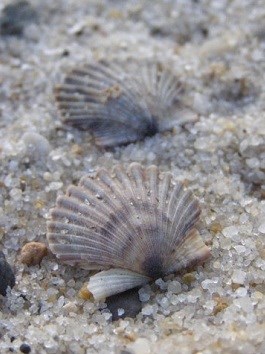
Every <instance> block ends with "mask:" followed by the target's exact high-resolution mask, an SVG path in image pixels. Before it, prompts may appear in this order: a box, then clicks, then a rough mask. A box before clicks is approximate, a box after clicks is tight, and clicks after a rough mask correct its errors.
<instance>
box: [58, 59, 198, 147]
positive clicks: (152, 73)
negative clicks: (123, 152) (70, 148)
mask: <svg viewBox="0 0 265 354" xmlns="http://www.w3.org/2000/svg"><path fill="white" fill-rule="evenodd" d="M178 92H179V82H178V80H177V79H176V77H175V76H174V75H173V74H172V73H171V71H170V70H169V69H166V68H165V67H164V66H161V65H160V64H158V63H147V62H144V63H141V62H140V63H138V65H130V66H127V67H124V65H122V64H121V63H119V64H118V63H106V62H101V63H90V64H87V65H85V66H83V67H82V68H76V69H74V70H72V72H71V73H70V74H69V75H68V76H66V78H65V81H64V83H63V84H62V85H58V86H57V87H56V89H55V98H56V100H57V103H58V107H59V110H60V112H61V115H62V119H63V121H64V122H65V123H69V124H71V125H73V126H75V127H78V128H80V129H87V130H89V131H90V132H91V133H92V134H93V135H94V137H95V142H96V144H97V145H101V146H115V145H120V144H126V143H130V142H134V141H136V140H141V139H143V138H144V137H146V136H151V135H154V134H156V133H157V132H161V131H165V130H168V129H172V128H173V127H174V126H175V125H176V124H182V123H185V122H187V121H194V120H196V115H195V114H194V113H192V114H191V111H188V110H187V109H181V108H180V105H179V102H178V100H177V98H178Z"/></svg>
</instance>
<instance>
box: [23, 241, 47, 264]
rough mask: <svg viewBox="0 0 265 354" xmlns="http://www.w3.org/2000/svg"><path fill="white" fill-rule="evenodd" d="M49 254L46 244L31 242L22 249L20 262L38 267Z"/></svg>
mask: <svg viewBox="0 0 265 354" xmlns="http://www.w3.org/2000/svg"><path fill="white" fill-rule="evenodd" d="M47 254H48V249H47V246H46V245H45V244H44V243H41V242H29V243H26V244H25V245H24V246H23V247H22V250H21V253H20V261H21V263H24V264H26V265H28V266H33V265H37V264H40V262H41V261H42V259H43V257H45V256H47Z"/></svg>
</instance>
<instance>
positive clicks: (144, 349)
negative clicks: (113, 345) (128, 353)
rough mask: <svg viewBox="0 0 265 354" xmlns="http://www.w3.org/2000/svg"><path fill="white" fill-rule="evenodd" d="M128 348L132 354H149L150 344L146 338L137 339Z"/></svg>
mask: <svg viewBox="0 0 265 354" xmlns="http://www.w3.org/2000/svg"><path fill="white" fill-rule="evenodd" d="M128 348H129V349H131V350H132V351H133V353H134V354H149V353H151V351H150V343H149V341H148V340H147V339H146V338H137V339H136V341H135V342H134V343H132V344H130V345H128Z"/></svg>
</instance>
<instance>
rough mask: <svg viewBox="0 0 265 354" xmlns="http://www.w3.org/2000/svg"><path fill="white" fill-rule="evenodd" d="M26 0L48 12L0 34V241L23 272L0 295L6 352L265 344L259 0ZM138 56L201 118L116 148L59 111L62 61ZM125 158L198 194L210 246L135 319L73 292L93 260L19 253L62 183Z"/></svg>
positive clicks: (1, 347) (149, 292)
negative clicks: (153, 63)
mask: <svg viewBox="0 0 265 354" xmlns="http://www.w3.org/2000/svg"><path fill="white" fill-rule="evenodd" d="M7 3H10V2H8V1H6V0H3V1H2V2H1V4H0V9H2V8H3V7H4V5H6V4H7ZM31 4H32V6H34V7H35V9H36V12H37V14H38V20H37V21H32V22H29V23H28V24H27V25H26V26H25V28H24V34H23V35H22V36H4V35H2V36H1V35H0V84H1V91H0V116H1V119H0V158H1V165H0V190H1V194H0V250H2V251H3V252H4V253H5V255H6V258H7V260H8V262H9V263H10V264H11V265H12V266H13V268H14V271H15V274H16V285H15V287H14V288H13V289H12V290H10V289H8V290H7V296H6V297H2V296H1V295H0V309H1V311H0V351H1V353H9V352H15V353H19V352H21V351H20V349H19V348H20V346H21V344H22V343H27V344H28V345H29V346H30V348H31V353H38V354H42V353H81V354H83V353H89V354H93V353H103V354H104V353H120V354H121V353H123V354H125V353H135V354H146V353H161V352H163V353H182V354H195V353H203V354H209V353H247V354H252V353H253V354H254V353H255V354H256V353H264V352H265V338H264V336H265V324H264V318H265V296H264V290H265V288H264V275H265V272H264V271H265V261H264V259H265V252H264V236H265V201H264V197H265V110H264V108H265V103H264V102H265V90H264V79H265V25H264V24H265V4H264V1H254V0H253V1H250V0H234V1H225V0H218V1H217V0H216V1H207V0H202V1H191V0H188V1H187V0H185V1H184V0H181V1H151V0H150V1H111V0H109V1H107V0H105V1H96V0H94V1H85V0H78V1H77V0H57V1H51V0H45V1H42V2H41V1H37V0H35V1H33V0H32V1H31ZM133 58H137V59H138V60H139V59H148V60H150V59H152V60H153V59H154V60H159V61H161V62H163V63H166V64H167V65H169V66H170V67H171V69H172V70H173V71H174V73H175V74H176V75H177V76H178V77H179V80H180V82H181V83H182V85H183V93H182V95H183V99H184V100H185V102H186V104H187V105H189V107H191V109H192V110H193V111H195V112H196V113H197V114H198V115H199V119H198V121H197V122H196V123H189V124H186V125H185V126H184V127H183V126H182V127H178V126H176V128H175V129H174V130H173V131H172V132H168V133H164V134H157V135H155V136H153V137H149V138H146V139H145V140H143V141H140V142H136V143H133V144H130V145H128V146H123V147H117V148H114V149H112V150H104V149H100V148H98V147H96V146H95V144H94V142H93V138H92V137H91V135H90V134H89V133H88V132H80V131H77V130H75V129H73V128H70V127H66V126H64V125H63V124H62V123H61V121H60V117H59V114H58V111H57V109H56V105H55V102H54V97H53V88H54V85H55V84H56V83H60V82H62V80H63V78H64V75H65V73H66V72H67V71H69V70H70V69H71V68H72V67H74V66H78V65H82V64H84V63H86V62H88V61H90V60H92V59H93V60H98V59H119V60H124V61H126V60H128V59H130V60H131V59H133ZM131 161H138V162H141V163H142V164H144V165H150V164H156V165H158V166H159V167H160V168H161V170H163V171H171V172H173V173H174V174H175V175H176V176H177V178H178V180H180V181H184V182H185V184H186V185H187V186H188V188H190V189H191V190H192V191H193V193H194V194H195V195H196V197H197V198H198V199H199V201H200V204H201V206H202V217H201V222H200V232H201V234H202V237H203V239H204V240H205V242H206V243H207V244H208V245H209V246H210V248H211V253H212V257H211V259H210V260H209V261H207V262H206V264H205V265H204V266H200V267H197V268H196V269H195V270H194V271H193V272H191V273H189V274H181V275H173V276H169V277H168V278H166V279H163V280H159V281H157V282H156V283H155V284H151V285H148V286H146V287H145V288H144V289H142V290H141V292H140V294H141V299H142V301H143V303H144V304H143V309H142V311H141V312H140V313H139V314H138V315H137V317H136V318H135V319H129V318H126V319H124V320H119V321H116V322H111V320H110V314H109V313H108V311H107V310H103V311H102V310H100V308H102V307H103V308H104V304H99V303H95V302H93V301H92V300H86V301H85V300H82V299H80V298H79V296H78V293H79V290H80V288H82V286H83V284H84V283H85V282H86V281H87V280H88V277H89V273H88V272H87V271H85V270H80V269H79V268H78V267H70V266H65V265H63V264H61V263H60V262H58V261H57V260H56V258H55V257H54V256H53V255H52V254H51V253H49V255H48V256H47V257H45V258H44V259H43V260H42V262H41V264H40V265H39V266H38V265H37V266H27V265H25V264H22V263H21V262H20V261H19V254H20V250H21V248H22V247H23V245H24V244H25V243H27V242H30V241H40V242H44V243H47V241H46V220H47V219H48V218H49V210H50V208H51V207H53V206H54V204H55V200H56V196H57V195H58V194H62V193H64V192H65V190H66V188H67V186H68V185H70V184H72V183H77V181H78V180H79V178H80V177H81V176H83V175H85V174H86V173H88V172H91V171H93V170H94V169H96V168H97V167H101V166H105V167H107V168H111V167H112V166H114V165H115V164H117V163H120V162H122V163H124V164H129V163H130V162H131ZM22 348H23V347H22Z"/></svg>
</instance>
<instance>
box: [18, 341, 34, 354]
mask: <svg viewBox="0 0 265 354" xmlns="http://www.w3.org/2000/svg"><path fill="white" fill-rule="evenodd" d="M19 350H20V351H21V353H25V354H28V353H30V352H31V348H30V346H29V345H28V344H26V343H22V344H21V346H20V347H19Z"/></svg>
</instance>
